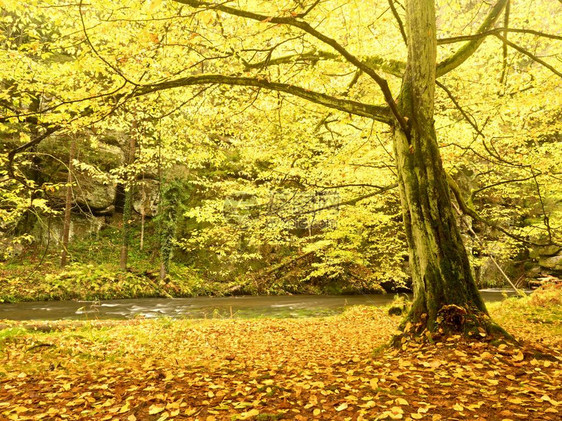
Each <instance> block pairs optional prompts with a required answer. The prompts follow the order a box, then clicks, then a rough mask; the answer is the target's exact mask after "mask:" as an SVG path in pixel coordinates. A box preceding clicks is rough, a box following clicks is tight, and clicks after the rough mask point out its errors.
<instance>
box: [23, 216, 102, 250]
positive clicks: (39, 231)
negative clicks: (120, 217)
mask: <svg viewBox="0 0 562 421" xmlns="http://www.w3.org/2000/svg"><path fill="white" fill-rule="evenodd" d="M104 226H105V217H104V216H89V217H84V216H81V215H72V218H71V220H70V233H69V234H70V235H69V237H70V239H73V238H75V237H76V238H84V237H86V236H88V235H92V234H93V235H97V234H98V233H99V232H100V230H101V229H102V228H103V227H104ZM62 230H63V219H62V218H52V219H51V221H50V223H42V224H37V226H36V227H35V230H34V231H35V232H34V237H35V238H38V239H39V240H40V241H41V242H42V243H43V244H47V243H51V244H53V243H55V244H59V243H60V242H61V239H62Z"/></svg>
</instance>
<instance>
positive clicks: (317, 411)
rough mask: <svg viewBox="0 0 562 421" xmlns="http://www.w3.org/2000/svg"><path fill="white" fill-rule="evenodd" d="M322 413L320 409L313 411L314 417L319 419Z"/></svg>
mask: <svg viewBox="0 0 562 421" xmlns="http://www.w3.org/2000/svg"><path fill="white" fill-rule="evenodd" d="M320 412H322V411H320V409H318V408H315V409H314V411H312V415H314V416H315V417H317V416H318V415H320Z"/></svg>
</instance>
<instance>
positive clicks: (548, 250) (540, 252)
mask: <svg viewBox="0 0 562 421" xmlns="http://www.w3.org/2000/svg"><path fill="white" fill-rule="evenodd" d="M560 251H562V248H560V246H557V245H554V244H553V245H550V246H543V247H535V248H533V249H531V250H530V251H529V257H531V258H533V259H538V258H539V257H541V256H555V255H557V254H558V253H559V252H560Z"/></svg>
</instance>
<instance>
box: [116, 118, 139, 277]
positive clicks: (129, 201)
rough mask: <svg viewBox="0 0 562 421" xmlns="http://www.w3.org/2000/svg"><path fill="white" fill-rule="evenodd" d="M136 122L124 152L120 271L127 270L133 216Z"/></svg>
mask: <svg viewBox="0 0 562 421" xmlns="http://www.w3.org/2000/svg"><path fill="white" fill-rule="evenodd" d="M136 128H137V127H136V124H134V125H133V130H132V133H131V137H130V139H129V147H128V150H127V153H126V165H127V168H126V175H125V177H126V178H125V179H126V181H125V203H124V205H123V228H122V230H121V257H120V259H119V266H120V268H121V270H122V271H126V270H127V263H128V260H129V243H130V242H131V222H132V217H133V192H134V187H135V175H134V173H133V170H132V165H133V164H134V162H135V152H136V148H137V139H136V136H137V130H136Z"/></svg>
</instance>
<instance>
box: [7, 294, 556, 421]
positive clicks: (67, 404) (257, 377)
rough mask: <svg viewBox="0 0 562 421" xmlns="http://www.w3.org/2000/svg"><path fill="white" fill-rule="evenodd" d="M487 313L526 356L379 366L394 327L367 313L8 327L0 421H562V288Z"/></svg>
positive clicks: (461, 354)
mask: <svg viewBox="0 0 562 421" xmlns="http://www.w3.org/2000/svg"><path fill="white" fill-rule="evenodd" d="M489 307H490V311H491V314H492V316H493V318H494V319H495V320H496V321H497V322H499V323H500V324H501V325H502V326H504V327H505V328H506V329H507V330H508V331H510V332H511V333H512V334H514V335H515V336H516V337H517V338H518V339H520V340H523V341H525V343H526V344H527V345H524V346H523V347H522V348H517V347H513V346H511V345H499V346H494V345H491V344H488V343H485V342H484V343H477V344H470V343H466V342H463V341H461V340H454V341H447V342H444V343H439V342H437V343H436V344H434V345H432V346H429V347H428V346H421V345H415V344H411V345H408V347H407V348H406V350H405V351H401V352H398V351H395V350H388V349H386V350H382V351H379V352H378V353H377V354H373V350H374V349H375V348H376V347H377V346H380V345H383V344H385V343H387V342H388V340H389V338H390V336H391V335H392V334H393V332H395V330H396V328H397V325H398V323H399V321H400V317H393V316H389V315H388V313H387V309H386V308H373V307H352V308H350V309H348V310H347V311H346V312H345V313H343V314H342V315H338V316H330V317H322V318H307V319H250V320H239V319H223V320H177V321H173V320H170V319H158V320H129V321H92V322H88V323H84V322H69V321H65V322H59V323H53V322H51V323H49V324H45V326H50V327H49V328H48V329H47V328H45V329H42V328H38V326H37V323H35V326H32V324H31V323H30V322H10V327H9V328H8V329H4V330H2V331H0V417H5V418H6V419H33V420H37V419H51V418H54V417H55V416H64V417H65V419H70V420H73V419H86V418H87V419H92V420H98V419H99V420H101V419H125V420H161V421H164V420H166V419H178V420H179V419H191V420H195V419H199V420H209V421H212V420H223V419H228V420H242V419H252V420H279V419H297V420H306V419H325V420H328V419H329V420H340V419H341V420H344V419H358V420H359V419H408V418H410V419H428V420H447V419H454V418H459V419H460V418H466V417H470V418H476V419H541V420H556V419H559V415H560V413H559V412H560V410H561V408H560V401H562V393H561V390H562V389H560V380H561V376H560V373H561V370H562V367H561V365H560V361H561V359H562V355H561V354H560V351H561V349H562V294H561V291H560V288H557V289H556V288H551V289H548V290H544V291H539V292H538V293H537V292H536V293H534V294H533V295H532V296H530V297H528V298H524V299H508V300H506V301H503V302H502V303H495V304H491V305H490V306H489ZM28 328H29V329H28ZM531 344H532V345H531Z"/></svg>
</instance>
